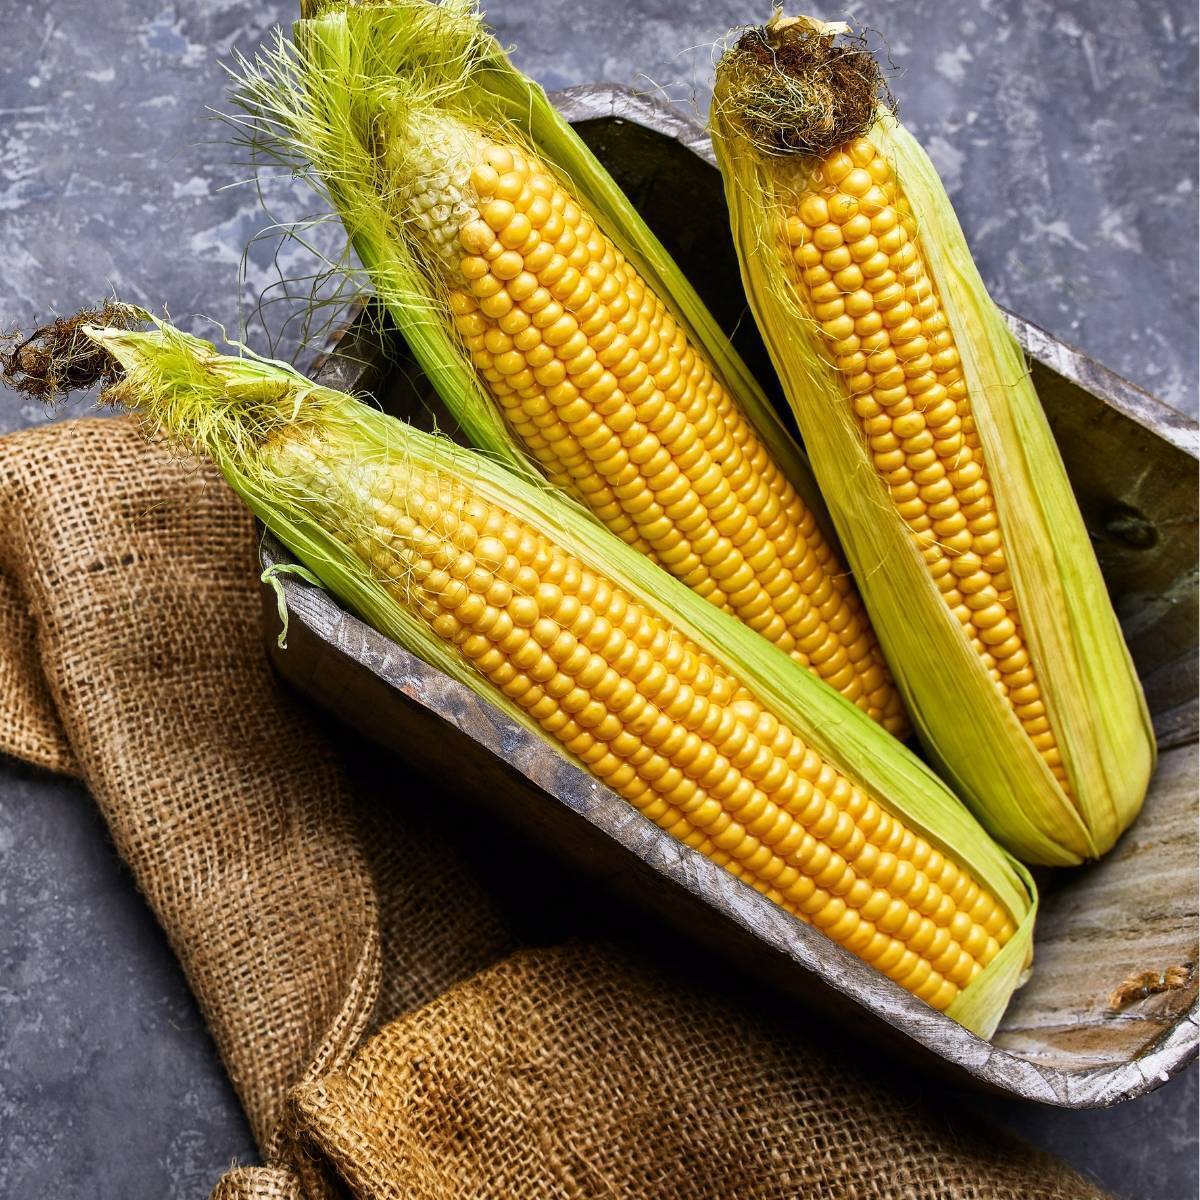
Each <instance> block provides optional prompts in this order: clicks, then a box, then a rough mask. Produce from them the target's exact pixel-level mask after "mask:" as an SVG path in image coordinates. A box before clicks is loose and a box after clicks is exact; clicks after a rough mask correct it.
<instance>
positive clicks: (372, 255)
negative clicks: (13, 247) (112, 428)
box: [237, 0, 908, 735]
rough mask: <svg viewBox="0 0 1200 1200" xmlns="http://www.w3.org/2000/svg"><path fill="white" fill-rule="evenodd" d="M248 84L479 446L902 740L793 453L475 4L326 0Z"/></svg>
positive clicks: (628, 212) (680, 285) (251, 72)
mask: <svg viewBox="0 0 1200 1200" xmlns="http://www.w3.org/2000/svg"><path fill="white" fill-rule="evenodd" d="M242 75H243V78H242V81H241V84H240V86H239V90H238V92H237V98H238V99H239V101H240V103H241V104H242V106H243V107H244V108H245V109H246V110H247V112H248V113H250V114H251V116H250V117H249V121H250V124H251V126H252V128H253V129H254V134H253V135H252V136H254V137H257V138H258V139H259V142H260V148H261V149H263V150H265V151H267V152H269V153H274V154H276V155H277V156H279V157H282V158H284V159H285V160H291V161H296V162H301V161H302V162H303V163H304V164H305V169H306V170H307V171H308V172H310V175H311V177H313V179H314V182H317V184H318V186H319V188H320V189H322V190H323V191H325V192H327V193H328V195H329V198H330V200H331V202H332V203H333V205H334V206H335V207H336V209H337V211H338V212H339V213H340V215H341V217H342V219H343V222H344V224H345V226H346V229H347V231H348V232H349V234H350V236H351V239H352V241H353V244H354V246H355V248H356V249H357V251H358V254H359V257H360V258H361V259H362V262H363V264H364V265H365V266H366V268H367V270H368V271H369V273H370V276H371V279H372V281H373V283H374V286H375V288H376V291H377V293H378V296H379V298H380V300H381V301H382V302H383V304H384V305H385V306H386V307H387V309H388V311H389V312H390V313H391V315H392V316H393V317H394V319H395V321H396V323H397V325H398V327H399V329H400V331H401V333H402V334H403V335H404V336H405V337H406V338H407V340H408V341H409V343H410V345H411V346H412V348H413V351H414V353H415V356H416V358H417V360H418V361H419V363H420V364H421V366H422V367H423V368H424V370H425V373H426V375H427V377H428V378H429V380H430V381H431V382H432V383H433V384H434V386H435V387H436V389H437V390H438V392H439V394H440V396H441V398H442V400H443V401H444V403H445V404H446V406H447V408H448V409H449V410H450V412H451V414H452V416H453V417H454V418H455V419H456V420H457V422H458V423H459V425H460V426H461V428H462V430H463V431H465V433H466V434H467V436H468V438H469V439H470V440H471V441H472V442H474V444H475V445H477V446H479V447H480V448H482V449H485V450H487V451H489V452H491V453H492V454H494V455H496V456H497V457H498V458H500V459H502V460H503V461H506V462H508V463H510V464H512V465H514V466H515V467H518V468H521V469H533V470H537V471H539V472H541V473H543V474H544V475H545V477H546V478H547V479H549V480H550V481H551V482H552V483H554V484H555V485H556V486H558V487H561V488H563V489H564V490H565V491H567V492H568V493H569V494H570V495H572V496H573V497H574V498H575V499H576V500H578V501H580V502H581V503H583V504H584V505H585V506H586V507H587V508H588V509H589V511H591V512H592V513H593V514H594V515H595V516H596V517H597V519H598V520H600V521H601V522H602V523H603V524H605V525H606V527H608V528H609V529H610V530H612V531H613V532H614V533H617V534H618V536H620V537H622V538H623V539H624V540H626V541H627V542H629V544H630V545H634V546H636V547H637V548H638V549H640V550H642V552H643V553H645V554H647V555H648V556H650V557H651V558H652V559H653V560H654V561H655V562H656V563H658V564H659V565H660V566H663V567H664V568H665V569H667V570H669V571H670V572H671V573H672V574H674V575H675V576H676V577H677V578H680V579H683V580H685V581H686V582H687V583H688V584H689V586H691V587H693V588H694V589H695V590H697V591H698V592H700V594H701V595H704V596H706V597H707V598H709V599H711V600H712V602H713V603H714V604H718V605H720V606H721V607H723V608H725V610H726V611H729V612H732V613H734V614H735V615H737V616H739V617H740V618H741V619H743V620H745V621H746V622H747V623H748V624H750V625H751V627H752V628H754V629H756V630H758V631H759V632H761V633H762V634H763V635H764V636H765V637H768V638H769V639H770V640H771V641H773V642H775V643H776V644H778V645H780V646H781V647H782V648H783V649H784V650H786V651H787V652H788V653H790V654H792V655H793V657H794V658H796V660H797V661H798V662H800V663H801V664H802V665H804V666H808V667H810V668H811V669H812V670H813V671H814V672H815V673H817V674H818V675H819V676H820V677H821V678H822V679H824V680H826V681H827V682H829V683H830V685H831V686H833V687H836V688H838V690H840V691H842V692H843V694H845V695H847V696H849V697H850V698H851V699H853V700H855V702H856V703H858V704H859V705H860V707H862V708H863V709H864V711H866V712H868V713H869V714H870V715H871V716H873V717H874V718H875V719H877V720H879V721H880V722H881V723H882V724H883V725H884V727H885V728H887V729H888V730H889V731H891V732H893V733H896V734H898V735H902V734H904V733H906V732H907V731H908V723H907V719H906V717H905V714H904V712H903V706H902V704H901V702H900V697H899V693H898V692H897V691H896V689H895V687H894V686H893V684H892V681H891V678H890V675H889V673H888V670H887V666H886V663H885V662H884V661H883V656H882V653H881V652H880V650H879V647H878V644H877V642H876V640H875V638H874V635H873V634H872V632H871V630H870V627H869V624H868V623H867V621H866V619H865V615H864V613H863V610H862V605H861V601H860V600H859V598H858V596H857V594H856V593H855V591H854V588H853V585H852V583H851V581H850V580H849V578H848V576H847V573H846V570H845V568H844V566H843V565H842V563H841V562H840V561H839V559H838V557H837V553H836V550H835V548H834V546H833V545H832V537H831V532H830V529H829V527H828V525H827V523H826V522H827V518H826V515H825V514H824V512H823V508H822V506H821V503H820V499H819V496H818V495H817V493H816V490H815V488H814V486H813V484H812V480H811V475H810V473H809V472H808V470H807V467H806V464H805V463H804V461H803V459H802V456H801V455H800V453H799V451H798V449H797V447H796V445H795V443H794V442H793V441H792V440H791V439H790V438H789V437H788V436H787V434H786V433H785V432H784V430H783V428H782V426H781V425H780V422H779V420H778V418H777V416H776V414H775V413H774V411H773V410H772V409H771V407H770V406H769V405H768V404H767V402H766V401H765V399H764V398H763V395H762V393H761V391H760V390H759V389H758V387H757V385H756V384H755V383H754V381H753V379H752V378H751V377H750V375H749V373H748V372H747V371H746V368H745V366H744V365H743V364H742V363H741V361H740V360H739V359H738V357H737V355H736V354H735V353H734V351H733V350H732V348H731V346H730V344H729V342H728V341H727V340H726V339H725V337H724V336H723V335H722V334H721V333H720V331H719V330H718V328H717V327H716V325H715V324H714V322H713V319H712V317H711V316H710V315H709V314H708V312H707V311H706V310H705V309H704V307H703V305H701V304H700V302H699V300H698V299H697V297H696V295H695V293H694V292H693V290H692V289H691V287H690V286H689V285H688V283H687V281H686V280H685V279H684V278H683V276H682V275H681V274H680V272H679V270H678V268H677V267H676V266H675V264H674V263H673V262H672V261H671V260H670V258H669V257H668V256H667V255H666V253H665V252H664V250H663V247H662V246H661V245H660V243H659V242H658V241H657V239H656V238H655V237H654V236H653V235H652V234H651V233H650V231H649V229H648V228H647V227H646V225H645V223H644V222H643V221H642V220H641V219H640V218H639V217H638V215H637V213H636V212H635V211H634V210H633V208H632V207H631V205H630V203H629V201H628V200H627V199H626V197H625V196H624V195H623V193H622V192H621V190H620V189H619V188H618V187H617V186H616V184H615V183H614V182H613V180H612V179H611V178H610V177H609V176H608V174H607V173H606V172H605V171H604V170H603V168H602V167H601V166H600V165H599V163H598V162H597V161H596V159H595V158H594V157H593V156H592V155H591V154H590V153H589V151H588V150H587V149H586V148H585V146H584V145H583V143H582V142H581V141H580V139H579V138H578V136H577V135H576V134H575V133H574V131H573V130H572V129H571V128H570V127H569V126H568V125H567V124H566V122H565V121H563V119H562V118H561V117H560V116H559V115H558V113H557V112H556V111H555V110H554V109H553V108H552V107H551V105H550V104H549V102H548V100H547V98H546V96H545V94H544V93H543V92H542V90H541V89H540V88H539V87H537V85H536V84H534V83H533V82H531V81H530V80H528V79H527V78H525V76H523V75H521V74H520V73H519V72H517V71H516V70H514V69H513V67H512V66H511V64H510V63H509V62H508V60H507V58H506V57H505V56H504V55H503V53H502V52H501V51H500V49H499V47H498V46H497V45H496V43H495V41H494V39H493V38H492V37H491V35H490V34H489V33H488V32H487V30H486V29H485V27H484V25H483V23H482V21H481V19H480V17H479V14H478V12H477V10H476V9H475V8H474V6H473V5H471V4H469V3H463V2H461V0H451V2H448V3H444V4H429V3H426V2H424V0H419V2H415V3H414V0H389V2H388V3H383V4H375V5H369V6H362V5H346V4H333V5H327V6H324V7H322V8H321V9H320V10H319V12H318V13H317V15H315V16H313V17H312V18H309V19H305V20H302V21H300V22H299V23H298V24H297V25H296V26H295V29H294V32H293V37H292V40H291V41H290V42H287V41H283V40H280V41H279V42H278V43H277V44H276V46H275V47H274V49H273V50H271V51H269V52H267V53H265V54H264V55H262V56H260V58H259V59H258V60H256V62H255V63H254V64H253V65H251V64H249V63H243V65H242Z"/></svg>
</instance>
